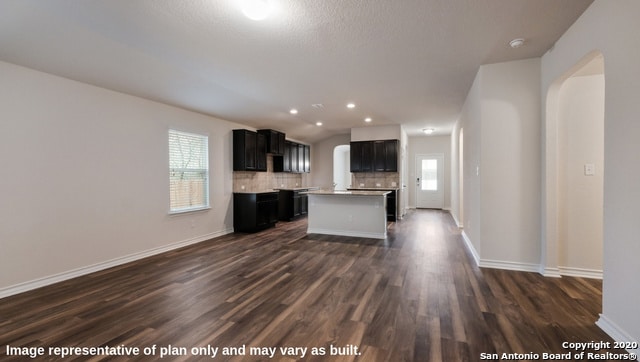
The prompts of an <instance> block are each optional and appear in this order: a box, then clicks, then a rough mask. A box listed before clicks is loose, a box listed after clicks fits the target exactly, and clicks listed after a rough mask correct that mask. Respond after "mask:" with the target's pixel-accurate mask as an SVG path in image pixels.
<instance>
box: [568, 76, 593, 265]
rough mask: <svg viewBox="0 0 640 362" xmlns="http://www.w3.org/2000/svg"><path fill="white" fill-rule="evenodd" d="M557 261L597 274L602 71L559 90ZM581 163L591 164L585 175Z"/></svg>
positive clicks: (570, 80)
mask: <svg viewBox="0 0 640 362" xmlns="http://www.w3.org/2000/svg"><path fill="white" fill-rule="evenodd" d="M559 97H560V100H559V106H560V107H559V116H558V119H559V124H558V141H559V142H558V148H559V152H558V154H559V155H560V159H559V160H558V161H559V163H558V164H559V166H560V167H559V168H558V171H559V175H558V176H559V177H558V180H559V181H558V184H559V190H560V192H559V196H560V198H559V200H558V209H559V210H558V211H559V213H558V216H559V218H560V220H559V222H558V227H559V230H558V235H559V259H558V262H559V266H560V268H561V270H563V271H565V273H567V272H568V273H571V274H578V275H580V274H584V273H587V272H588V273H591V275H596V276H597V275H598V274H600V275H601V274H602V222H603V221H602V207H603V205H602V199H603V187H604V185H603V171H604V75H603V74H600V75H591V76H578V77H572V78H569V79H567V80H566V81H565V82H564V83H563V85H562V88H561V89H560V94H559ZM585 164H593V165H595V175H593V176H586V175H585V173H584V166H585Z"/></svg>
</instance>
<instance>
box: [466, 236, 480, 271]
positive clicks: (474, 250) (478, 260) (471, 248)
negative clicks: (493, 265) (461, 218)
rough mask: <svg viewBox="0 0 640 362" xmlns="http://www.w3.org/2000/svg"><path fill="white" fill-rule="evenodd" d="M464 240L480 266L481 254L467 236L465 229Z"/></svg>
mask: <svg viewBox="0 0 640 362" xmlns="http://www.w3.org/2000/svg"><path fill="white" fill-rule="evenodd" d="M462 240H464V244H465V245H466V246H467V250H469V252H470V253H471V255H472V256H473V260H474V261H475V262H476V265H477V266H480V256H479V255H478V252H477V251H476V248H474V247H473V244H472V243H471V240H470V239H469V237H468V236H467V233H465V232H464V230H463V231H462Z"/></svg>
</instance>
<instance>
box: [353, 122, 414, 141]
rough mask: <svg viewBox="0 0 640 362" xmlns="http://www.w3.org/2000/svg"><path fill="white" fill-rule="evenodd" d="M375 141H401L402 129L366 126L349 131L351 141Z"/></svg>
mask: <svg viewBox="0 0 640 362" xmlns="http://www.w3.org/2000/svg"><path fill="white" fill-rule="evenodd" d="M375 140H402V127H401V126H400V125H392V126H373V125H371V126H367V127H356V128H352V129H351V141H354V142H355V141H375Z"/></svg>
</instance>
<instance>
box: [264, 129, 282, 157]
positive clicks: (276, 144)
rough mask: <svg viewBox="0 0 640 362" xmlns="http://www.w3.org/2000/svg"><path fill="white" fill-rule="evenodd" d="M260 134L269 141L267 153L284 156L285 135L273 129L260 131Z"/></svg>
mask: <svg viewBox="0 0 640 362" xmlns="http://www.w3.org/2000/svg"><path fill="white" fill-rule="evenodd" d="M258 134H262V135H264V136H265V137H266V140H267V153H271V154H274V155H278V156H282V155H283V154H284V142H285V134H284V133H282V132H279V131H276V130H272V129H260V130H258Z"/></svg>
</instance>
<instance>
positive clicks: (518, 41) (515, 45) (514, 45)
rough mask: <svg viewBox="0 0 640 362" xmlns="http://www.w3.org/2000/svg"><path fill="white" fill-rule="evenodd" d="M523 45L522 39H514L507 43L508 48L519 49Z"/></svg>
mask: <svg viewBox="0 0 640 362" xmlns="http://www.w3.org/2000/svg"><path fill="white" fill-rule="evenodd" d="M523 45H524V39H522V38H516V39H513V40H512V41H510V42H509V46H510V47H512V48H514V49H515V48H520V47H521V46H523Z"/></svg>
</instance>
